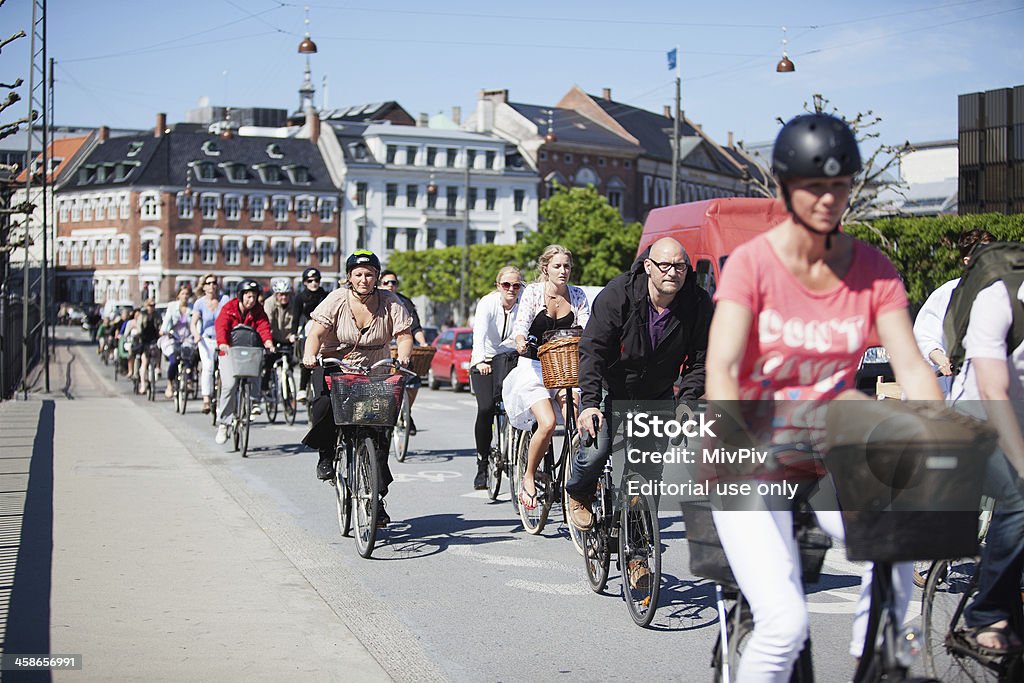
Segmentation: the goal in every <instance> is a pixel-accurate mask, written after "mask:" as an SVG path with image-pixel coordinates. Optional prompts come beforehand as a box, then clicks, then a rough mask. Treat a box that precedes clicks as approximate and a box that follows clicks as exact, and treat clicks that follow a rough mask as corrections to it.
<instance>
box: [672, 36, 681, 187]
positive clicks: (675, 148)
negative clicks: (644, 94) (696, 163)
mask: <svg viewBox="0 0 1024 683" xmlns="http://www.w3.org/2000/svg"><path fill="white" fill-rule="evenodd" d="M675 52H676V106H675V113H674V121H673V123H672V191H671V193H670V203H671V204H673V205H674V204H676V203H677V199H678V195H679V99H680V97H679V90H680V72H681V69H680V66H679V61H680V60H679V46H678V45H677V46H676V49H675Z"/></svg>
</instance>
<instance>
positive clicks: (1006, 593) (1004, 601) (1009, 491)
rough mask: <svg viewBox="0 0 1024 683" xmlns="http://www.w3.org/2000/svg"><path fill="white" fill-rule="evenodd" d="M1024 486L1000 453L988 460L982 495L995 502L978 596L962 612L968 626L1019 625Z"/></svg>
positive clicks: (1023, 541) (1023, 565)
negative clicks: (1006, 623)
mask: <svg viewBox="0 0 1024 683" xmlns="http://www.w3.org/2000/svg"><path fill="white" fill-rule="evenodd" d="M1022 488H1024V483H1022V481H1021V479H1020V478H1019V477H1018V476H1017V473H1016V471H1015V470H1014V469H1013V467H1012V466H1011V465H1010V461H1009V460H1007V459H1006V457H1005V456H1003V455H1002V454H1001V453H997V454H996V455H995V456H993V457H991V458H989V465H988V471H987V472H986V477H985V492H986V493H987V494H988V495H990V496H992V497H993V498H995V499H996V507H995V512H994V513H993V514H992V522H991V524H990V525H989V528H988V535H987V536H986V542H985V549H984V550H983V551H982V556H981V576H979V577H978V594H977V595H976V596H975V598H974V600H973V601H972V602H971V604H970V605H968V606H967V609H966V610H964V622H965V623H966V624H967V625H968V626H970V627H978V626H988V625H989V624H994V623H996V622H997V621H1001V620H1003V619H1009V620H1010V623H1017V624H1020V623H1021V621H1020V618H1021V614H1020V610H1021V600H1020V590H1021V572H1022V571H1024V493H1022Z"/></svg>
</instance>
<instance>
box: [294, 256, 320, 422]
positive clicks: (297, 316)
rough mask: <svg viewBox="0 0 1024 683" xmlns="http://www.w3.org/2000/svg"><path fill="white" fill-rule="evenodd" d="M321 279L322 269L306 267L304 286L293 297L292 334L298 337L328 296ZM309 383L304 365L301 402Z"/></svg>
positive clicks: (298, 397) (300, 376) (300, 377)
mask: <svg viewBox="0 0 1024 683" xmlns="http://www.w3.org/2000/svg"><path fill="white" fill-rule="evenodd" d="M320 280H321V276H320V271H319V270H317V269H316V268H306V269H305V270H304V271H302V286H301V287H300V288H299V293H298V294H297V295H295V298H294V299H292V320H293V321H294V322H293V323H292V334H294V335H295V336H296V337H298V336H299V330H301V329H303V328H304V327H305V325H306V324H307V323H308V322H309V320H310V316H311V315H312V314H313V310H314V309H316V307H317V306H319V305H320V303H321V302H322V301H323V300H324V299H326V298H327V292H326V291H325V290H324V288H323V287H321V286H320ZM308 385H309V368H307V367H305V366H303V367H302V368H301V369H300V371H299V393H298V394H297V395H296V398H297V399H298V400H299V401H300V402H301V401H305V400H306V391H307V386H308Z"/></svg>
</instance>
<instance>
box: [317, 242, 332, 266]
mask: <svg viewBox="0 0 1024 683" xmlns="http://www.w3.org/2000/svg"><path fill="white" fill-rule="evenodd" d="M316 257H317V259H318V260H319V261H320V265H321V266H329V265H331V264H332V263H334V243H332V242H321V243H320V244H318V245H317V246H316Z"/></svg>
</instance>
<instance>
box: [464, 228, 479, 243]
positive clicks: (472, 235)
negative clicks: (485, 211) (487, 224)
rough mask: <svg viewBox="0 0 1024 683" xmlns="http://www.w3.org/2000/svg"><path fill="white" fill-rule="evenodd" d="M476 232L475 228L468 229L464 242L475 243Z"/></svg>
mask: <svg viewBox="0 0 1024 683" xmlns="http://www.w3.org/2000/svg"><path fill="white" fill-rule="evenodd" d="M476 233H477V231H476V230H470V231H469V233H468V234H467V235H466V244H476V242H477V239H476Z"/></svg>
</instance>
